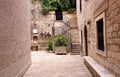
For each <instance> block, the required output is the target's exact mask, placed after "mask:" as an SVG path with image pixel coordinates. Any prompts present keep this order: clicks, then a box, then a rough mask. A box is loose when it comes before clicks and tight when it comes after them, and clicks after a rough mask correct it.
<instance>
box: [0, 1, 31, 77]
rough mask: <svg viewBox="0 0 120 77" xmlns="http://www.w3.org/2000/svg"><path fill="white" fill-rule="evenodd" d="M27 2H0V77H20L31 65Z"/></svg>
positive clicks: (28, 7)
mask: <svg viewBox="0 0 120 77" xmlns="http://www.w3.org/2000/svg"><path fill="white" fill-rule="evenodd" d="M29 4H30V3H29V0H0V77H21V76H22V75H23V74H24V72H25V71H26V70H27V68H28V67H29V66H30V64H31V59H30V24H29V23H30V5H29Z"/></svg>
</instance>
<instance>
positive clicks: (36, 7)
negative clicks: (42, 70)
mask: <svg viewBox="0 0 120 77" xmlns="http://www.w3.org/2000/svg"><path fill="white" fill-rule="evenodd" d="M62 16H63V19H62V20H56V19H57V15H56V13H55V11H50V12H49V13H47V14H46V15H43V13H42V7H41V3H40V1H36V3H35V4H33V3H31V34H32V36H31V40H32V42H31V45H32V50H34V48H35V50H41V48H42V49H44V47H45V48H46V45H47V44H46V42H47V40H48V38H46V37H44V35H45V34H48V33H49V35H51V36H52V27H59V26H65V25H66V24H69V26H70V27H72V28H71V29H70V30H69V32H70V33H71V34H72V41H73V42H79V40H78V38H79V37H78V27H77V21H76V20H77V18H76V12H74V13H68V12H63V13H62ZM64 29H65V28H64ZM34 31H35V33H34ZM56 31H57V30H56ZM56 33H57V32H56ZM41 36H43V37H41ZM34 37H36V38H37V40H35V41H34ZM76 38H77V39H76Z"/></svg>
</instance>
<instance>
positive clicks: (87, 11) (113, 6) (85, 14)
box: [77, 0, 120, 77]
mask: <svg viewBox="0 0 120 77" xmlns="http://www.w3.org/2000/svg"><path fill="white" fill-rule="evenodd" d="M81 4H82V6H81V7H80V0H77V19H78V23H77V24H78V26H79V34H80V44H81V47H82V49H83V51H82V53H83V55H87V54H86V53H87V52H86V48H87V50H88V55H89V56H91V57H92V58H94V59H95V60H96V61H97V62H98V63H99V64H101V65H102V66H104V67H105V68H107V69H108V70H109V71H110V72H112V73H113V74H115V75H116V77H120V70H119V69H120V0H81ZM80 9H81V10H80ZM101 16H102V18H103V19H104V23H103V24H104V48H105V50H104V51H102V52H101V51H100V50H99V49H98V47H97V46H98V43H97V28H96V20H97V19H99V18H100V17H101ZM85 26H86V34H87V39H86V40H85V38H86V37H85V35H86V34H85ZM81 33H82V34H81ZM85 42H87V43H85ZM86 44H87V45H86ZM86 46H87V47H86Z"/></svg>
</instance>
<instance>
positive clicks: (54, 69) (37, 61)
mask: <svg viewBox="0 0 120 77" xmlns="http://www.w3.org/2000/svg"><path fill="white" fill-rule="evenodd" d="M23 77H92V75H91V74H90V72H89V71H88V69H87V67H86V66H85V65H84V62H83V58H82V57H80V55H69V54H68V55H55V54H53V53H46V51H38V52H32V65H31V67H30V68H29V69H28V71H27V72H26V73H25V75H24V76H23Z"/></svg>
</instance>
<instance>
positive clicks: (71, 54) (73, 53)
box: [71, 53, 80, 55]
mask: <svg viewBox="0 0 120 77" xmlns="http://www.w3.org/2000/svg"><path fill="white" fill-rule="evenodd" d="M71 55H80V53H71Z"/></svg>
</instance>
